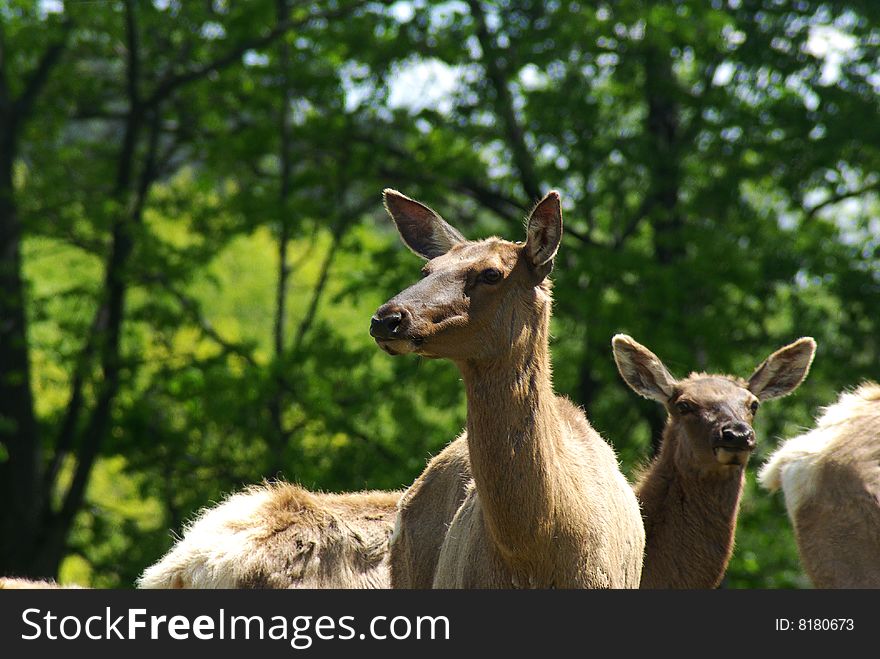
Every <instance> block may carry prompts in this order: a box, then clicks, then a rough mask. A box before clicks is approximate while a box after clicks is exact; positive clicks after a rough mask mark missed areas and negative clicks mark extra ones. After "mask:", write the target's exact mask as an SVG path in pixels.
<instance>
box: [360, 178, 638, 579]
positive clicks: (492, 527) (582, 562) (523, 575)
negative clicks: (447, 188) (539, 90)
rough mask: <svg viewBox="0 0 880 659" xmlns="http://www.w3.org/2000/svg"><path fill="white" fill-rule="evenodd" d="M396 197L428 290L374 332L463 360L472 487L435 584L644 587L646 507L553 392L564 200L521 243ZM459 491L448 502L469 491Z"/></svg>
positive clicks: (538, 218)
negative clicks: (555, 279) (460, 226)
mask: <svg viewBox="0 0 880 659" xmlns="http://www.w3.org/2000/svg"><path fill="white" fill-rule="evenodd" d="M385 201H386V207H387V208H388V211H389V213H390V214H391V216H392V218H393V219H394V221H395V223H396V224H397V227H398V229H399V231H400V233H401V236H402V238H403V240H404V242H405V243H406V244H407V245H408V246H409V247H410V248H411V249H412V250H413V251H415V252H416V253H418V254H419V255H421V256H423V257H424V258H426V259H428V262H427V264H426V265H425V267H424V268H423V275H424V278H423V279H422V281H420V282H418V283H416V284H414V285H413V286H411V287H409V288H408V289H406V290H404V291H402V292H401V293H400V294H398V295H396V296H395V297H394V298H392V299H391V300H389V302H387V303H386V304H384V305H383V306H382V307H380V308H379V310H378V311H377V313H376V315H375V316H374V317H373V319H372V321H371V333H372V335H373V336H374V337H375V338H376V341H377V343H378V345H379V346H380V347H381V348H382V349H384V350H385V351H386V352H388V353H389V354H391V355H401V354H409V353H416V354H419V355H421V356H423V357H429V358H445V359H450V360H452V361H453V362H454V363H455V364H456V366H457V367H458V369H459V371H460V372H461V374H462V379H463V381H464V384H465V391H466V394H467V401H468V414H467V428H466V437H467V439H466V441H467V447H468V456H469V460H470V468H471V475H472V479H473V486H472V487H471V488H469V489H468V490H467V492H466V494H465V497H464V500H463V501H462V503H461V505H460V506H459V508H458V510H457V511H456V513H455V515H454V517H453V519H452V520H451V522H450V524H449V528H448V529H447V531H446V533H445V536H444V540H443V543H442V546H441V548H440V554H439V557H438V565H437V569H436V573H435V576H434V586H436V587H454V588H472V587H495V588H510V587H536V588H549V587H560V588H576V587H594V588H596V587H606V588H607V587H611V588H622V587H636V586H637V585H638V583H639V576H640V572H641V563H642V552H643V548H644V531H643V526H642V521H641V516H640V514H639V509H638V503H637V502H636V499H635V496H634V494H633V492H632V490H631V489H630V487H629V485H628V483H627V482H626V479H625V478H624V477H623V475H622V474H621V473H620V469H619V467H618V462H617V457H616V455H615V454H614V451H613V450H612V449H611V447H610V446H609V445H608V444H607V443H606V442H605V441H604V440H603V439H602V438H601V437H600V436H599V434H598V433H597V432H596V431H595V430H594V429H593V428H592V427H591V426H590V424H589V422H588V421H587V419H586V417H585V415H584V413H583V411H582V410H580V409H579V408H577V407H576V406H575V405H573V404H572V403H571V402H569V401H568V400H566V399H564V398H559V397H557V396H556V395H555V394H554V392H553V386H552V376H551V371H550V359H549V345H548V338H549V321H550V313H551V304H552V297H551V293H550V290H551V287H550V282H549V279H548V275H549V274H550V271H551V270H552V267H553V259H554V257H555V255H556V251H557V249H558V248H559V243H560V240H561V237H562V211H561V205H560V199H559V195H558V193H555V192H551V193H549V194H548V195H547V196H546V197H545V198H544V199H542V200H541V201H540V202H539V203H538V205H537V206H536V207H535V208H534V209H533V211H532V213H531V214H530V216H529V219H528V224H527V238H526V241H525V242H524V243H513V242H509V241H506V240H502V239H500V238H489V239H487V240H482V241H468V240H465V239H464V237H463V236H462V235H461V234H460V233H459V232H458V231H457V230H455V229H454V228H452V227H451V226H450V225H449V224H447V223H446V222H445V221H443V220H442V219H441V218H440V217H439V215H437V214H436V213H435V212H434V211H432V210H431V209H430V208H428V207H427V206H424V205H423V204H420V203H419V202H416V201H414V200H412V199H409V198H408V197H406V196H404V195H402V194H400V193H399V192H396V191H393V190H386V193H385ZM452 487H453V488H456V489H455V491H453V492H449V493H448V494H449V498H444V499H445V500H447V501H448V500H453V501H454V500H455V498H456V496H458V494H457V492H458V491H460V490H459V489H458V488H459V487H460V483H455V482H454V480H453V484H452ZM407 500H408V501H409V502H410V504H412V503H413V499H412V498H411V497H410V498H408V499H407ZM401 532H402V531H401Z"/></svg>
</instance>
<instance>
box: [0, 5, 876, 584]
mask: <svg viewBox="0 0 880 659" xmlns="http://www.w3.org/2000/svg"><path fill="white" fill-rule="evenodd" d="M878 57H880V3H877V2H873V1H865V2H815V1H813V0H619V1H616V2H615V1H610V0H609V1H605V2H589V1H587V0H579V1H568V0H543V1H540V2H538V1H531V0H506V1H503V2H488V1H486V0H454V1H451V2H426V1H424V0H412V1H408V0H401V1H398V2H393V3H392V2H380V1H375V0H372V1H366V0H328V1H326V2H306V1H299V0H249V1H248V2H233V1H232V0H185V1H184V0H117V1H103V0H79V1H76V0H66V1H62V0H41V1H37V0H33V1H30V0H0V500H2V501H3V506H2V508H0V573H2V574H13V573H16V574H30V575H40V576H59V578H60V579H61V581H64V582H78V583H80V584H84V585H86V584H88V585H92V586H97V587H131V586H132V584H133V581H134V579H135V578H136V577H137V575H138V574H139V573H140V572H141V571H142V570H143V569H144V568H145V567H146V566H147V565H149V564H150V563H151V562H153V561H155V560H156V559H158V558H159V557H160V556H161V554H162V553H163V552H164V551H165V550H166V549H167V548H168V547H169V546H170V545H171V543H172V541H173V537H174V536H173V534H174V533H178V532H180V530H181V528H182V526H183V524H184V523H185V522H186V520H187V519H189V518H190V517H191V515H192V514H193V512H194V511H196V510H197V509H199V508H200V507H202V506H205V505H207V504H209V503H210V502H213V501H217V500H218V499H219V498H220V497H221V496H222V495H223V494H224V493H228V492H230V491H233V490H235V489H237V488H240V487H242V486H243V485H245V484H249V483H256V482H259V481H260V480H261V479H263V478H272V477H276V476H283V477H285V478H287V479H290V480H295V481H298V482H300V483H302V484H304V485H305V486H307V487H309V488H318V489H324V490H350V489H360V488H399V487H403V486H406V485H408V484H409V483H410V482H411V481H412V480H413V478H414V477H415V476H416V475H417V474H418V473H419V472H420V470H421V469H422V467H423V466H424V464H425V461H426V459H427V458H428V456H429V455H431V454H433V453H436V452H437V451H438V450H439V449H440V448H441V447H442V446H443V445H444V444H445V443H446V442H448V441H449V440H450V439H452V438H453V437H455V436H456V435H457V433H458V432H459V430H460V429H461V427H462V425H463V421H464V413H465V407H464V394H463V390H462V387H461V384H460V382H459V380H458V373H457V371H456V370H455V368H454V366H453V365H452V364H450V363H448V362H436V361H428V360H419V359H417V358H415V357H409V358H399V359H392V358H390V357H388V356H387V355H385V354H384V353H382V352H381V351H380V350H378V349H377V348H376V347H375V345H374V344H373V342H372V340H371V339H370V337H369V334H368V326H369V319H370V316H371V314H372V313H373V311H374V310H375V309H376V307H377V306H379V304H381V303H382V302H384V301H385V300H386V299H387V298H388V297H390V296H391V295H392V294H394V293H396V292H397V291H398V290H399V289H401V288H402V287H403V286H405V285H407V284H408V283H411V282H413V281H415V280H416V279H417V278H418V276H419V275H418V271H419V268H420V267H421V266H420V262H419V260H418V259H417V258H416V257H415V256H413V255H412V254H411V253H409V252H408V251H407V250H406V249H405V248H404V247H403V246H402V245H401V244H400V242H399V240H398V237H397V234H396V232H395V231H394V228H393V226H392V224H391V222H390V221H389V220H388V218H387V217H386V216H385V214H384V211H383V210H382V207H381V196H380V193H381V190H382V189H383V188H384V187H394V188H397V189H400V190H402V191H404V192H405V193H407V194H409V195H410V196H413V197H416V198H418V199H420V200H423V201H424V202H426V203H428V204H429V205H431V206H433V207H434V208H435V209H437V210H438V211H439V212H440V213H441V214H442V215H443V216H444V217H445V218H446V219H447V220H449V221H450V222H452V223H453V224H455V225H456V226H457V227H458V228H459V229H461V230H462V231H463V232H464V233H465V234H466V235H468V236H469V237H483V236H487V235H491V234H498V235H501V236H504V237H506V238H509V239H512V240H518V239H521V238H522V237H523V229H522V218H523V217H524V213H525V211H526V210H527V209H528V207H529V206H530V204H531V203H532V202H533V201H535V200H536V199H537V198H538V197H539V196H540V195H541V194H542V193H544V192H546V191H547V190H548V189H550V188H557V189H559V190H560V191H561V192H562V194H563V200H564V211H565V221H566V233H565V238H564V243H563V246H562V248H561V251H560V254H559V257H558V259H557V265H556V270H555V273H554V276H555V282H556V287H555V292H556V293H555V294H556V306H555V318H554V325H553V344H552V351H553V358H554V366H555V376H556V386H557V389H558V390H559V391H560V392H562V393H565V394H567V395H569V396H571V398H572V399H573V400H575V401H576V402H577V403H579V404H581V405H583V406H584V407H585V408H586V409H587V411H588V414H589V416H590V418H591V420H592V421H593V422H594V425H595V426H596V427H597V428H598V429H599V430H600V431H601V432H602V433H603V434H604V435H605V436H606V437H607V438H609V439H610V440H611V441H612V443H613V444H614V445H615V446H616V448H617V450H618V452H619V454H620V455H621V459H622V461H623V465H624V468H625V470H626V471H627V473H629V474H632V473H633V470H634V469H635V468H637V466H638V465H639V463H640V462H641V461H644V460H645V459H647V458H648V457H649V456H650V455H651V451H652V438H654V439H655V441H656V438H657V437H658V436H659V433H660V430H661V428H662V424H663V420H664V414H663V412H662V410H661V409H660V407H659V406H657V405H656V404H654V403H651V402H649V401H644V400H641V399H639V398H637V397H636V396H635V395H634V394H633V393H632V392H630V391H629V390H628V389H626V388H625V386H624V385H623V383H622V381H621V380H620V378H619V377H618V375H617V372H616V370H615V366H614V362H613V359H612V357H611V350H610V339H611V336H612V335H613V334H614V333H615V332H619V331H624V332H627V333H630V334H632V335H633V336H634V337H635V338H636V339H637V340H639V341H641V342H643V343H645V344H646V345H648V346H649V347H651V348H652V349H653V350H654V351H655V352H657V353H658V354H659V355H660V356H661V357H662V358H663V359H664V360H665V362H666V363H667V365H669V366H670V368H672V369H673V370H674V371H675V373H676V374H677V375H684V374H686V373H687V372H689V371H690V370H701V369H707V370H711V371H727V372H730V373H734V374H738V375H742V376H747V375H748V374H749V373H750V372H751V370H752V369H753V368H754V367H755V366H756V365H757V364H758V363H759V362H760V361H761V360H762V359H763V358H764V357H766V356H767V355H768V354H769V353H770V352H771V351H773V350H774V349H776V348H777V347H779V346H781V345H782V344H784V343H786V342H789V341H791V340H793V339H795V338H797V337H799V336H803V335H811V336H814V337H815V338H816V339H817V341H818V344H819V350H818V354H817V357H816V361H815V363H814V366H813V370H812V373H811V375H810V376H809V378H808V379H807V381H806V382H805V383H804V385H803V386H802V387H801V388H800V390H799V391H797V392H796V393H795V394H794V395H793V396H791V397H789V398H787V399H784V400H781V401H777V402H772V403H768V404H767V405H765V406H764V407H763V408H762V410H761V412H760V413H759V415H758V423H757V429H758V434H759V442H760V446H759V450H758V453H757V455H756V456H755V458H753V460H752V466H751V467H750V469H749V478H748V488H747V491H746V494H745V498H744V502H743V510H742V516H741V518H740V522H739V531H738V537H737V548H736V552H735V555H734V559H733V562H732V564H731V566H730V570H729V574H728V585H729V586H731V587H740V588H748V587H762V588H776V587H803V586H807V585H808V582H807V581H806V580H805V578H804V576H803V573H802V571H801V568H800V566H799V562H798V558H797V552H796V548H795V545H794V540H793V534H792V532H791V530H790V527H789V523H788V520H787V518H786V516H785V510H784V505H783V502H782V499H781V497H779V496H778V495H776V496H771V495H769V494H767V493H765V492H763V491H760V490H758V489H757V488H756V487H755V484H754V468H755V466H756V465H758V464H760V462H761V461H762V460H763V458H764V456H766V455H767V453H768V452H769V451H770V450H771V449H772V448H773V447H774V446H775V444H776V443H777V442H778V441H779V440H780V438H784V437H787V436H790V435H792V434H794V433H796V432H797V431H798V429H799V428H801V427H804V426H808V425H810V424H811V421H812V418H813V416H814V415H815V413H816V411H817V408H818V407H819V406H820V405H823V404H827V403H829V402H830V401H831V400H833V399H834V398H835V396H836V394H837V392H839V391H840V390H841V389H843V388H845V387H849V386H853V385H855V384H857V383H858V382H859V381H860V380H862V379H864V378H869V377H870V378H878V377H880V361H878V356H880V345H878V336H880V335H878V331H880V274H878V271H880V268H878V261H880V199H878V192H880V119H878V109H880V60H878Z"/></svg>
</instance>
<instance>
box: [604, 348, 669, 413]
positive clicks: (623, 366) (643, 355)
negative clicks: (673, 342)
mask: <svg viewBox="0 0 880 659" xmlns="http://www.w3.org/2000/svg"><path fill="white" fill-rule="evenodd" d="M611 347H612V349H613V351H614V361H615V362H617V370H618V371H620V375H621V377H623V379H624V381H625V382H626V383H627V384H628V385H629V386H630V389H632V390H633V391H635V392H636V393H637V394H638V395H639V396H644V397H645V398H650V399H652V400H656V401H658V402H660V403H664V404H665V403H667V402H668V401H669V399H670V398H672V396H673V394H675V385H676V384H677V381H676V379H675V378H674V377H672V374H671V373H670V372H669V371H668V370H667V369H666V367H665V366H664V365H663V362H662V361H660V358H659V357H658V356H657V355H655V354H654V353H653V352H651V351H650V350H648V349H647V348H646V347H645V346H643V345H641V344H640V343H638V342H636V340H635V339H633V338H632V337H631V336H627V335H626V334H617V335H615V337H614V338H613V339H611Z"/></svg>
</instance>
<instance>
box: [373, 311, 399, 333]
mask: <svg viewBox="0 0 880 659" xmlns="http://www.w3.org/2000/svg"><path fill="white" fill-rule="evenodd" d="M402 321H403V314H401V313H400V312H399V311H392V312H391V313H384V314H378V313H377V314H376V315H375V316H373V317H372V318H371V319H370V336H372V337H373V338H376V339H394V338H397V331H398V330H399V329H400V323H401V322H402Z"/></svg>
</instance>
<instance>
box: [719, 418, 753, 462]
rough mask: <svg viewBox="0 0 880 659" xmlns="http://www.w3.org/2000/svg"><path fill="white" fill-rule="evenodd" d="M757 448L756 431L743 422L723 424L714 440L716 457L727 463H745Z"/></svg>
mask: <svg viewBox="0 0 880 659" xmlns="http://www.w3.org/2000/svg"><path fill="white" fill-rule="evenodd" d="M754 449H755V431H754V430H753V429H752V427H751V426H749V425H748V424H745V423H742V422H736V423H730V424H727V425H725V426H723V427H722V428H721V429H720V430H719V432H718V433H717V435H716V436H715V438H714V440H713V442H712V451H713V453H714V454H715V458H716V459H717V460H718V462H720V463H721V464H725V465H744V464H745V463H746V462H747V461H748V459H749V455H751V452H752V451H753V450H754Z"/></svg>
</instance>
